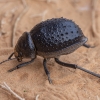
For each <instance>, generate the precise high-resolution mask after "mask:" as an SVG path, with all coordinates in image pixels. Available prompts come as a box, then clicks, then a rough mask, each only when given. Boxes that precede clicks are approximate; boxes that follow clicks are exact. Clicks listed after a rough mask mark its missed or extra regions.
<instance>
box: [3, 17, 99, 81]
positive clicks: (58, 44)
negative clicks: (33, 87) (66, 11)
mask: <svg viewBox="0 0 100 100" xmlns="http://www.w3.org/2000/svg"><path fill="white" fill-rule="evenodd" d="M87 40H88V39H87V38H86V37H85V36H84V34H83V32H82V30H81V29H80V27H79V26H78V25H77V24H75V23H74V22H73V21H72V20H69V19H66V18H62V17H61V18H53V19H49V20H46V21H43V22H41V23H39V24H37V25H36V26H35V27H34V28H33V29H32V30H31V31H30V32H24V33H23V35H22V36H21V37H20V38H19V40H18V42H17V44H16V46H15V49H14V53H12V54H11V55H10V57H9V58H8V60H5V61H9V60H13V59H17V60H18V61H19V62H20V61H22V59H23V58H31V60H30V61H28V62H25V63H22V64H19V65H17V66H16V67H14V68H12V69H10V70H8V71H9V72H11V71H13V70H15V69H18V68H21V67H23V66H24V65H27V64H30V63H32V62H33V61H34V59H35V58H36V55H39V56H42V57H43V58H44V60H43V66H44V70H45V73H46V75H47V76H48V80H49V82H50V83H51V79H50V73H49V71H48V69H47V66H46V63H47V60H48V59H50V58H54V59H55V61H56V62H57V63H58V64H60V65H63V66H66V67H70V68H74V69H76V68H78V69H81V70H83V71H85V72H88V73H90V74H92V75H94V76H97V77H99V78H100V75H99V74H96V73H94V72H91V71H89V70H86V69H84V68H82V67H79V66H77V65H75V64H68V63H64V62H61V61H60V60H59V59H58V57H59V56H60V55H67V54H70V53H72V52H74V51H75V50H76V49H78V48H79V47H80V46H84V47H87V48H90V47H91V46H90V45H87V44H85V43H86V42H87ZM13 54H14V55H15V58H12V59H11V57H12V56H13ZM5 61H3V62H5ZM3 62H1V63H3Z"/></svg>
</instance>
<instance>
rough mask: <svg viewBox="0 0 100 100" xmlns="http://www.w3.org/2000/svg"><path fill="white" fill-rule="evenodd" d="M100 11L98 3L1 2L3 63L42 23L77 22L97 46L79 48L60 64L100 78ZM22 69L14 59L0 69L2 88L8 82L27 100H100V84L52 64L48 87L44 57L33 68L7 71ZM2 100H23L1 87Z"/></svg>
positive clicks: (75, 0) (89, 0)
mask: <svg viewBox="0 0 100 100" xmlns="http://www.w3.org/2000/svg"><path fill="white" fill-rule="evenodd" d="M95 1H97V2H95ZM99 7H100V1H99V0H0V61H3V60H6V59H7V58H8V57H9V55H10V54H11V53H12V52H13V51H14V46H15V44H16V42H17V40H18V38H19V37H20V36H21V35H22V34H23V32H25V31H30V30H31V29H32V28H33V27H34V26H35V25H36V24H37V23H39V22H41V21H43V20H46V19H50V18H59V17H65V18H68V19H72V20H73V21H75V23H77V24H78V25H79V26H80V27H81V29H82V31H83V33H84V35H85V36H86V37H87V38H88V42H87V44H90V45H94V46H95V47H94V48H89V49H88V48H85V47H80V48H79V49H77V50H76V51H75V52H73V53H71V54H69V55H64V56H61V57H60V60H61V61H63V62H67V63H73V64H77V65H79V66H82V67H84V68H86V69H88V70H91V71H93V72H95V73H98V74H99V73H100V10H99ZM25 61H27V60H26V59H25V60H23V62H25ZM20 63H21V62H20ZM18 64H19V62H17V60H12V61H9V62H6V63H3V64H1V65H0V84H1V85H2V84H3V83H4V82H6V84H8V86H9V87H10V88H11V89H12V90H13V91H14V92H15V93H17V94H18V95H20V96H21V97H22V98H25V100H100V79H99V78H97V77H95V76H92V75H90V74H88V73H86V72H83V71H81V70H79V69H76V70H75V69H70V68H67V67H63V66H61V65H58V64H57V63H56V62H55V61H54V59H51V60H50V61H49V62H48V69H49V71H50V74H51V78H52V81H53V83H52V84H49V82H48V79H47V76H46V75H45V72H44V68H43V58H42V57H39V56H38V57H37V59H36V60H35V61H34V62H33V63H31V64H29V65H27V66H25V67H22V68H20V69H18V70H15V71H13V72H11V73H10V72H7V70H9V69H11V68H13V67H15V66H16V65H18ZM37 95H39V97H38V99H36V96H37ZM0 100H18V99H16V97H15V96H13V95H12V94H11V93H10V92H8V91H7V90H5V89H3V88H2V87H0Z"/></svg>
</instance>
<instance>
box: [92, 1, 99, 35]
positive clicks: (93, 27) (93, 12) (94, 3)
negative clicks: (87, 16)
mask: <svg viewBox="0 0 100 100" xmlns="http://www.w3.org/2000/svg"><path fill="white" fill-rule="evenodd" d="M97 3H98V0H92V31H93V36H94V37H99V33H98V31H97V24H96V9H97Z"/></svg>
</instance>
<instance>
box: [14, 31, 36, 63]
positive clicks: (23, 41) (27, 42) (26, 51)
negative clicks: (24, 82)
mask: <svg viewBox="0 0 100 100" xmlns="http://www.w3.org/2000/svg"><path fill="white" fill-rule="evenodd" d="M14 55H15V57H16V58H17V60H18V61H22V59H23V58H35V57H36V49H35V46H34V43H33V41H32V38H31V36H30V34H29V33H28V32H24V33H23V35H22V36H21V37H20V38H19V40H18V42H17V44H16V46H15V49H14Z"/></svg>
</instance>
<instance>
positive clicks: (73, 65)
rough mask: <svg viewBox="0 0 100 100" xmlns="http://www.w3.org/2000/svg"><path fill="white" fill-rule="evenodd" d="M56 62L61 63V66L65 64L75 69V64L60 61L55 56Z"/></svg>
mask: <svg viewBox="0 0 100 100" xmlns="http://www.w3.org/2000/svg"><path fill="white" fill-rule="evenodd" d="M55 61H56V63H58V64H60V65H62V66H66V67H70V68H74V69H76V68H77V67H76V65H75V64H68V63H64V62H62V61H60V60H59V59H58V58H55Z"/></svg>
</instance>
